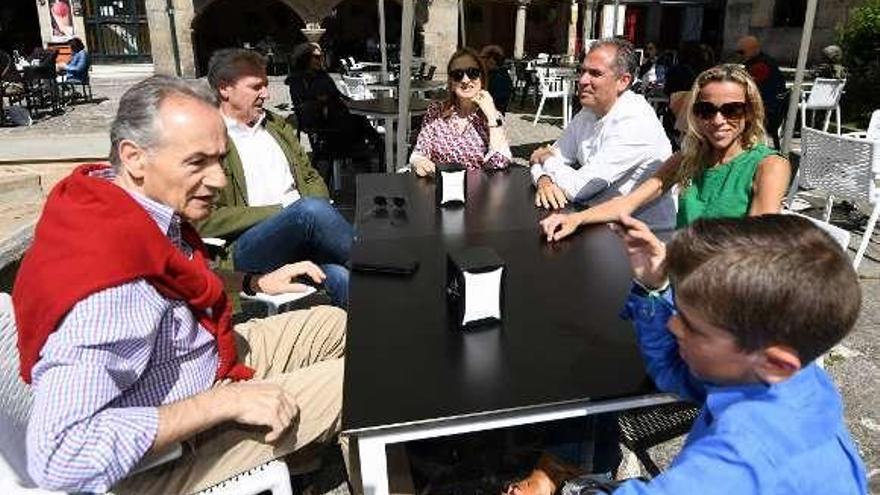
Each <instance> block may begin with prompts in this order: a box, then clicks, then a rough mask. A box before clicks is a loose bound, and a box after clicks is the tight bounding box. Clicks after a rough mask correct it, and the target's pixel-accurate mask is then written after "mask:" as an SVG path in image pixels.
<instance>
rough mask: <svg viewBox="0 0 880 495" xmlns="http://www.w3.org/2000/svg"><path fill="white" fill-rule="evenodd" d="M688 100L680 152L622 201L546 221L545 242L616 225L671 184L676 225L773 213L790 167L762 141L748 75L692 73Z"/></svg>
mask: <svg viewBox="0 0 880 495" xmlns="http://www.w3.org/2000/svg"><path fill="white" fill-rule="evenodd" d="M689 102H690V105H689V107H688V108H689V111H688V113H687V131H686V132H685V135H684V139H683V141H682V147H681V151H680V152H678V153H675V154H674V155H672V156H671V157H670V158H669V159H668V160H667V161H666V163H664V164H663V166H662V167H661V168H660V170H658V171H657V173H656V174H655V175H654V176H653V177H651V178H650V179H648V180H646V181H645V182H643V183H642V184H641V185H640V186H639V187H638V188H636V189H634V190H633V191H632V192H630V193H629V194H627V195H625V196H619V197H616V198H614V199H611V200H609V201H606V202H605V203H601V204H599V205H596V206H594V207H592V208H589V209H586V210H583V211H580V212H577V213H570V214H554V215H550V216H549V217H547V218H545V219H544V220H542V221H541V227H542V228H543V230H544V233H545V234H546V235H547V240H548V241H558V240H559V239H562V238H563V237H566V236H568V235H570V234H571V233H572V232H574V231H575V230H576V229H577V228H578V226H580V225H583V224H592V223H602V222H613V221H616V220H617V219H619V218H620V217H621V215H630V214H632V213H633V212H634V211H635V210H637V209H638V208H639V207H640V206H642V205H645V204H648V203H650V202H651V201H654V200H656V199H657V198H659V197H660V196H661V195H662V194H663V193H664V192H666V191H668V190H669V189H671V188H672V187H676V186H677V187H678V188H679V191H680V194H679V200H678V216H677V221H676V224H677V227H683V226H685V225H689V224H691V223H693V222H694V221H695V220H697V219H698V218H730V217H744V216H747V215H748V216H754V215H763V214H766V213H779V211H780V210H781V208H782V199H783V198H784V196H785V192H786V189H787V188H788V182H789V179H790V178H791V166H790V165H789V163H788V160H786V159H785V158H783V157H782V156H780V155H779V154H778V153H777V152H776V151H774V150H772V149H770V148H769V147H768V146H767V145H766V144H765V140H766V135H765V131H764V105H763V103H762V100H761V94H760V92H759V91H758V87H757V86H756V85H755V81H754V80H752V78H751V76H749V74H748V73H747V72H746V71H745V70H744V69H743V68H741V67H740V66H737V65H733V64H725V65H719V66H716V67H713V68H711V69H708V70H706V71H704V72H703V73H701V74H700V75H699V76H697V80H696V81H695V82H694V85H693V87H692V88H691V93H690V97H689Z"/></svg>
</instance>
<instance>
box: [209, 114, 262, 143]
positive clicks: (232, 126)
mask: <svg viewBox="0 0 880 495" xmlns="http://www.w3.org/2000/svg"><path fill="white" fill-rule="evenodd" d="M220 115H222V116H223V122H224V123H225V124H226V130H227V131H228V132H229V134H230V135H236V136H247V137H250V136H253V135H254V134H256V133H257V132H259V130H260V129H262V128H263V125H264V124H265V122H266V111H265V110H263V113H262V114H260V117H259V118H258V119H257V121H256V123H254V125H252V126H249V125H247V124H243V123H241V122H239V121H237V120H235V119H233V118H231V117H227V116H226V114H224V113H223V112H220Z"/></svg>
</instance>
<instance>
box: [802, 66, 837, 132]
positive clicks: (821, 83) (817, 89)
mask: <svg viewBox="0 0 880 495" xmlns="http://www.w3.org/2000/svg"><path fill="white" fill-rule="evenodd" d="M845 85H846V79H824V78H821V77H820V78H817V79H816V80H815V81H813V87H812V89H811V90H810V92H809V94H807V95H806V96H805V97H802V101H801V103H800V105H799V106H800V109H801V126H802V127H807V111H808V110H809V111H812V112H816V111H819V110H823V111H825V124H824V125H823V126H822V130H823V131H826V132H827V131H828V125H829V124H830V123H831V113H832V112H833V113H834V115H835V120H834V121H835V123H836V124H837V133H838V134H840V129H841V127H840V97H841V95H843V87H844V86H845ZM813 119H814V120H815V113H814V114H813Z"/></svg>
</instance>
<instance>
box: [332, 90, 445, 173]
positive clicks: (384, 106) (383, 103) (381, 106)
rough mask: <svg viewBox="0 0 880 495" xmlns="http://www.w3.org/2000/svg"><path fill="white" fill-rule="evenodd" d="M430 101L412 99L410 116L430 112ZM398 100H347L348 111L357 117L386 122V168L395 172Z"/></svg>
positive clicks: (410, 101)
mask: <svg viewBox="0 0 880 495" xmlns="http://www.w3.org/2000/svg"><path fill="white" fill-rule="evenodd" d="M428 103H430V101H428V100H425V99H422V98H410V100H409V113H410V115H422V114H424V113H425V112H426V111H427V110H428ZM397 104H398V100H397V98H372V99H369V100H347V101H346V105H347V106H348V111H349V112H351V113H353V114H355V115H363V116H365V117H372V118H376V119H384V121H385V168H386V170H387V171H388V172H389V173H390V172H394V165H395V160H394V137H395V133H394V121H395V120H396V119H397V116H398V114H397V110H398V109H397Z"/></svg>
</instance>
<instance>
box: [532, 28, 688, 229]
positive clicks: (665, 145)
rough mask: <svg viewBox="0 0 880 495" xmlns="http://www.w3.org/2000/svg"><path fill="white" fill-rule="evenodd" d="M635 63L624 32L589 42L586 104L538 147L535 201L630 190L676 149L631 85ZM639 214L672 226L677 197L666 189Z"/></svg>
mask: <svg viewBox="0 0 880 495" xmlns="http://www.w3.org/2000/svg"><path fill="white" fill-rule="evenodd" d="M636 67H637V66H636V54H635V51H634V49H633V46H632V45H631V44H630V43H629V42H628V41H626V40H620V39H607V40H600V41H598V42H596V43H594V44H593V45H592V46H591V47H590V49H589V51H588V52H587V56H586V58H585V59H584V62H583V65H582V66H581V72H582V74H581V76H580V79H579V80H578V89H579V98H580V102H581V106H582V107H583V109H582V110H581V111H580V112H578V114H577V115H575V117H574V118H573V119H572V121H571V122H570V123H569V125H568V127H566V128H565V131H564V132H563V134H562V136H561V137H560V138H559V140H557V141H556V142H555V143H554V144H553V145H552V146H545V147H542V148H539V149H537V150H535V152H534V153H532V157H531V163H532V179H533V181H534V184H535V186H536V188H537V192H536V194H535V205H536V206H539V207H542V208H547V209H558V208H563V207H564V206H565V205H566V204H567V203H568V202H574V203H579V204H586V205H593V204H598V203H602V202H604V201H607V200H608V199H610V198H612V197H614V196H620V195H624V194H627V193H629V192H630V191H631V190H632V189H633V188H635V187H636V186H637V185H638V184H639V183H641V182H642V181H644V180H646V179H648V178H649V177H651V176H652V175H653V174H654V172H655V171H656V170H657V169H658V168H659V167H660V166H661V165H662V164H663V162H664V161H665V160H666V159H667V158H669V156H670V155H671V154H672V147H671V146H670V144H669V139H667V137H666V134H665V133H664V131H663V126H662V125H661V123H660V121H659V120H658V119H657V116H656V114H655V113H654V110H653V109H652V108H651V106H650V105H649V104H648V103H647V102H646V101H645V99H644V98H643V97H642V96H641V95H637V94H635V93H633V92H631V91H629V90H628V89H627V88H629V86H630V83H631V82H632V80H633V73H634V71H635V69H636ZM635 216H636V217H638V218H640V219H641V220H643V221H644V222H646V223H648V224H649V225H651V227H653V228H655V229H669V228H673V227H674V226H675V204H674V201H673V199H672V197H671V196H670V195H669V194H665V195H663V196H662V197H660V198H659V199H657V200H656V201H654V202H652V203H650V204H648V205H646V206H644V207H642V208H641V209H639V210H638V211H636V213H635Z"/></svg>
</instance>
